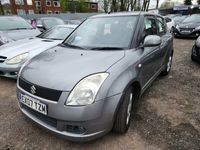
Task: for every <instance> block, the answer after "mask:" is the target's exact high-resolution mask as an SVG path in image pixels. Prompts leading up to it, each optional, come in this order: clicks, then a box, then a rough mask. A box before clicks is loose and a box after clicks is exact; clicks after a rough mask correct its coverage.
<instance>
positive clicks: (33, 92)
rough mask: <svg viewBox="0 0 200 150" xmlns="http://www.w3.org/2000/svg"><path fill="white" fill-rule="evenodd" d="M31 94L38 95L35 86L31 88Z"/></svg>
mask: <svg viewBox="0 0 200 150" xmlns="http://www.w3.org/2000/svg"><path fill="white" fill-rule="evenodd" d="M31 93H32V94H35V93H36V88H35V86H34V85H33V86H31Z"/></svg>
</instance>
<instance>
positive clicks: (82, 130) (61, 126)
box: [17, 85, 121, 141]
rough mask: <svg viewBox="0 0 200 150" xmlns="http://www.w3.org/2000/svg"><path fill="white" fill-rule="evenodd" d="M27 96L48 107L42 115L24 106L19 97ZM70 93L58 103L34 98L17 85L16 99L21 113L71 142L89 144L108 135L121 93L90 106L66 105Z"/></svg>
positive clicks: (61, 97) (66, 93)
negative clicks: (86, 142)
mask: <svg viewBox="0 0 200 150" xmlns="http://www.w3.org/2000/svg"><path fill="white" fill-rule="evenodd" d="M20 93H23V94H26V95H28V96H30V97H32V98H34V99H36V100H38V101H40V102H42V103H44V104H46V105H47V106H48V114H47V115H43V114H41V113H39V112H36V111H34V110H32V109H31V108H29V107H27V106H25V105H23V104H22V103H21V102H20V101H19V94H20ZM68 95H69V92H63V93H62V94H61V96H60V98H59V100H58V101H57V102H54V101H49V100H46V99H43V98H39V97H37V96H34V95H32V94H30V93H28V92H26V91H24V90H23V89H21V88H20V87H19V86H18V85H17V96H18V102H19V106H20V109H21V111H22V112H23V114H25V115H26V116H27V117H28V118H30V119H31V120H33V121H34V122H36V123H37V124H39V125H40V126H42V127H44V128H46V129H48V130H50V131H51V132H53V133H56V134H58V135H60V136H63V137H64V138H66V139H68V140H70V141H89V140H93V139H96V138H98V137H100V136H102V135H104V134H106V133H108V132H109V131H110V130H111V129H112V126H113V122H114V115H115V111H116V108H117V105H118V102H119V100H120V98H121V94H118V95H115V96H112V97H109V98H106V99H104V100H99V101H97V102H95V103H93V104H91V105H87V106H77V107H72V106H64V103H65V101H66V98H67V97H68Z"/></svg>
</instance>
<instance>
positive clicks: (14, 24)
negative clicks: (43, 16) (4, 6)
mask: <svg viewBox="0 0 200 150" xmlns="http://www.w3.org/2000/svg"><path fill="white" fill-rule="evenodd" d="M40 33H41V32H40V31H39V30H38V29H36V28H33V27H32V26H31V25H30V24H29V23H28V22H27V21H26V20H24V19H23V18H21V17H18V16H0V36H1V39H4V40H3V41H2V43H7V42H8V41H16V40H20V39H24V38H28V37H35V36H37V35H39V34H40ZM4 41H6V42H4Z"/></svg>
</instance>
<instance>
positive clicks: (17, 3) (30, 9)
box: [10, 0, 63, 15]
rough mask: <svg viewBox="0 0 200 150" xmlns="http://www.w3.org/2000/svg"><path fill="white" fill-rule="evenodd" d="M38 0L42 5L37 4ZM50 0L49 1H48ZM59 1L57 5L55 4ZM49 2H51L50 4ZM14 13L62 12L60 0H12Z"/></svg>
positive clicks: (11, 4)
mask: <svg viewBox="0 0 200 150" xmlns="http://www.w3.org/2000/svg"><path fill="white" fill-rule="evenodd" d="M38 2H39V3H40V5H37V4H38ZM47 2H48V3H47ZM54 2H57V4H58V5H57V6H55V5H54ZM47 4H50V5H49V6H48V5H47ZM10 8H11V12H12V14H18V15H22V14H50V13H52V14H54V13H55V14H56V13H62V12H63V11H62V8H61V7H60V3H59V0H10Z"/></svg>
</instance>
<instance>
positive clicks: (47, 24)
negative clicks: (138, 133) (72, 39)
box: [36, 17, 65, 32]
mask: <svg viewBox="0 0 200 150" xmlns="http://www.w3.org/2000/svg"><path fill="white" fill-rule="evenodd" d="M36 23H37V28H38V29H39V30H40V31H41V32H44V31H46V30H48V29H50V28H52V27H54V26H56V25H64V24H65V22H64V21H63V20H62V19H60V18H56V17H43V18H40V19H38V20H36Z"/></svg>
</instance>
